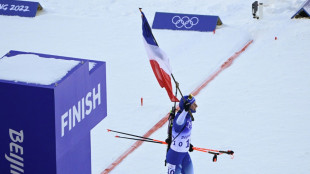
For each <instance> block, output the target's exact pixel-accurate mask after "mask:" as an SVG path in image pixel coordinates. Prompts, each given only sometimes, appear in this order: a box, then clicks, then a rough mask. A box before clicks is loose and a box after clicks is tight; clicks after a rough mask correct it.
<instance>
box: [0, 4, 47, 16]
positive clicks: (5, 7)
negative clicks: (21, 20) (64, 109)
mask: <svg viewBox="0 0 310 174" xmlns="http://www.w3.org/2000/svg"><path fill="white" fill-rule="evenodd" d="M38 10H42V6H41V5H40V3H38V2H31V1H14V0H1V1H0V15H8V16H21V17H35V16H36V14H37V11H38Z"/></svg>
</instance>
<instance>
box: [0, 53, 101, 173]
mask: <svg viewBox="0 0 310 174" xmlns="http://www.w3.org/2000/svg"><path fill="white" fill-rule="evenodd" d="M29 54H33V55H36V56H39V57H40V58H42V59H50V58H54V59H62V60H75V61H77V62H78V64H77V65H76V66H75V67H74V68H72V69H71V70H70V71H69V72H68V73H67V74H66V75H65V76H64V77H62V78H61V80H59V81H57V82H55V83H53V84H51V85H39V84H31V83H25V82H16V81H9V80H1V79H0V142H1V143H0V154H1V155H0V164H1V165H0V173H3V174H9V173H14V174H22V173H33V174H37V173H44V174H71V173H72V174H73V173H74V174H91V146H90V143H91V142H90V130H91V129H92V128H93V127H94V126H96V125H97V124H98V123H99V122H100V121H101V120H103V119H104V118H105V117H106V116H107V96H106V64H105V62H100V61H90V60H86V59H77V58H70V57H62V56H54V55H46V54H38V53H28V52H20V51H10V52H9V53H7V54H6V55H5V58H6V59H9V58H12V57H14V56H17V55H29ZM0 63H1V59H0ZM89 63H92V64H93V65H94V67H93V68H90V67H89Z"/></svg>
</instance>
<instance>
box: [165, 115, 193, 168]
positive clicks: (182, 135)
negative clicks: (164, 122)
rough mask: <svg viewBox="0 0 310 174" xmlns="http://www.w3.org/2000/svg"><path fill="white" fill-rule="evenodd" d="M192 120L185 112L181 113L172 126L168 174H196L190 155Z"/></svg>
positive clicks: (167, 157)
mask: <svg viewBox="0 0 310 174" xmlns="http://www.w3.org/2000/svg"><path fill="white" fill-rule="evenodd" d="M191 130H192V120H191V116H190V114H189V113H188V112H186V111H185V110H183V111H179V112H178V113H177V114H176V116H175V118H174V120H173V126H172V142H171V145H170V149H169V150H168V153H167V156H166V160H167V164H168V174H180V173H182V174H194V169H193V164H192V160H191V158H190V156H189V154H188V150H189V147H190V144H191Z"/></svg>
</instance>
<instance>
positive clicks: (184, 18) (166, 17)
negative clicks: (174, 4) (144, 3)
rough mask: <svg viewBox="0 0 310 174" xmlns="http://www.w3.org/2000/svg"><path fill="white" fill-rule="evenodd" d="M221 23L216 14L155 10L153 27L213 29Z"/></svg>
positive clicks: (195, 29)
mask: <svg viewBox="0 0 310 174" xmlns="http://www.w3.org/2000/svg"><path fill="white" fill-rule="evenodd" d="M216 25H222V21H221V20H220V18H219V17H218V16H209V15H195V14H179V13H163V12H156V14H155V18H154V22H153V26H152V28H153V29H171V30H194V31H214V30H215V28H216Z"/></svg>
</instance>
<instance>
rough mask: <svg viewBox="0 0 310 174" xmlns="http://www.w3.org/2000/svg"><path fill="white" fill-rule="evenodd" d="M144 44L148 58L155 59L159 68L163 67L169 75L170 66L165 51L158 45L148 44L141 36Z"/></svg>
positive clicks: (170, 72) (170, 71)
mask: <svg viewBox="0 0 310 174" xmlns="http://www.w3.org/2000/svg"><path fill="white" fill-rule="evenodd" d="M143 42H144V46H145V49H146V52H147V55H148V58H149V59H150V60H155V61H156V62H157V63H158V64H159V66H160V68H161V69H163V70H164V71H165V72H166V73H167V74H169V75H171V74H172V70H171V67H170V63H169V59H168V58H167V56H166V53H165V52H164V51H163V50H162V49H160V48H159V47H158V46H154V45H150V44H148V43H147V42H146V40H145V39H144V38H143Z"/></svg>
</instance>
